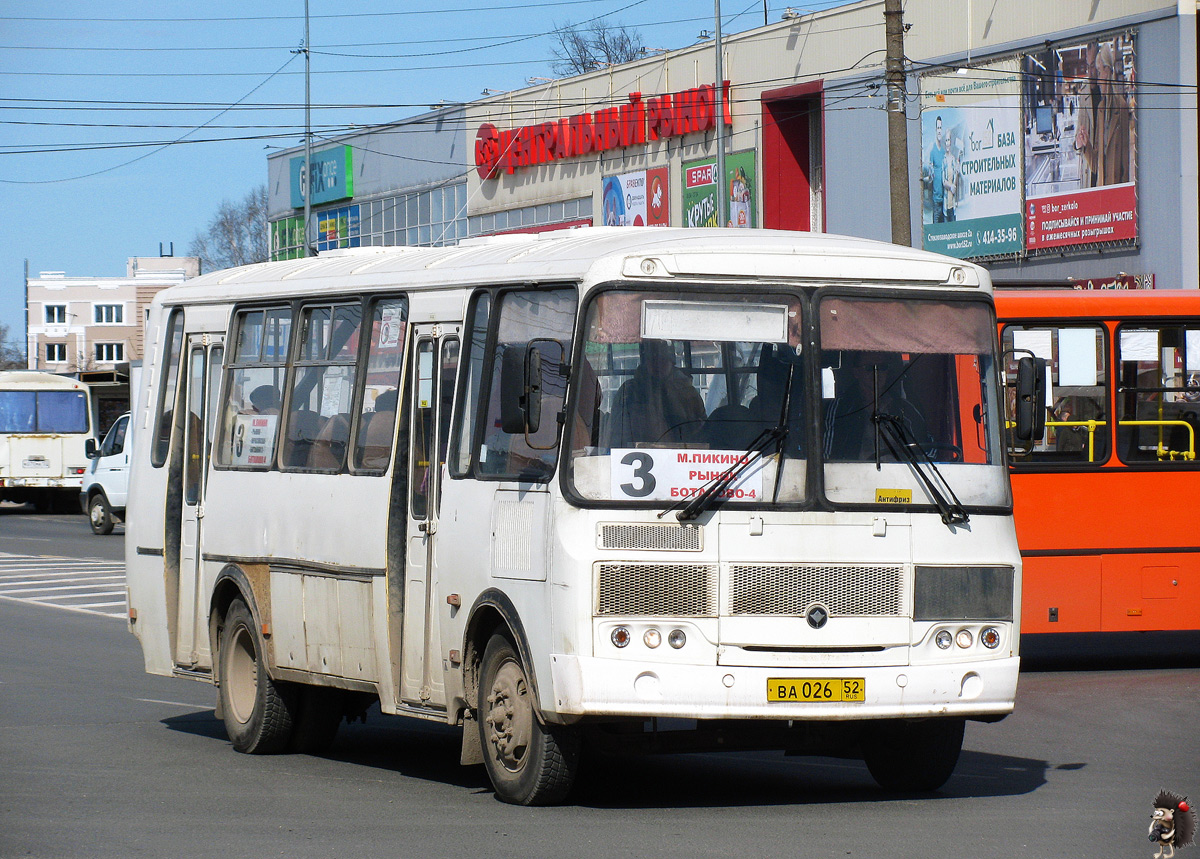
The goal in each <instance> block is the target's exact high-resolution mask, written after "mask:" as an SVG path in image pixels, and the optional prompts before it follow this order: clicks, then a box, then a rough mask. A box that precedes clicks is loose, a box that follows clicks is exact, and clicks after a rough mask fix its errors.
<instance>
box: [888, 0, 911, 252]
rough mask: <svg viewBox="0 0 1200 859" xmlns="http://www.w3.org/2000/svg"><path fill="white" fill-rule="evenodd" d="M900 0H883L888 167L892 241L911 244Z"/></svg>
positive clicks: (906, 244)
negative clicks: (885, 33) (885, 42)
mask: <svg viewBox="0 0 1200 859" xmlns="http://www.w3.org/2000/svg"><path fill="white" fill-rule="evenodd" d="M900 3H901V0H884V3H883V20H884V23H885V24H886V32H887V59H886V62H885V65H884V68H885V72H886V77H885V80H886V81H887V117H888V166H889V167H890V168H891V170H890V172H891V203H892V242H893V243H894V244H897V245H905V246H906V247H911V246H912V220H911V218H910V216H909V198H908V195H909V191H908V113H907V111H906V102H905V78H904V9H903V8H902V7H901V5H900Z"/></svg>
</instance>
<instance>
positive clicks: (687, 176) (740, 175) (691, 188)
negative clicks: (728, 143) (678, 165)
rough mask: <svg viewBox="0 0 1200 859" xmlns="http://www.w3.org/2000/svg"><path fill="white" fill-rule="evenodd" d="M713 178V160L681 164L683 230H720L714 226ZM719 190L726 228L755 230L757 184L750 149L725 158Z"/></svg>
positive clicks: (715, 212)
mask: <svg viewBox="0 0 1200 859" xmlns="http://www.w3.org/2000/svg"><path fill="white" fill-rule="evenodd" d="M716 175H717V162H716V158H704V159H701V160H699V161H685V162H684V163H683V183H682V186H683V201H682V203H683V226H685V227H716V226H720V225H719V224H718V222H717V193H718V189H717V182H716ZM721 188H722V192H723V193H725V194H727V195H728V198H727V199H728V200H729V204H728V205H729V219H728V222H727V223H726V226H730V227H755V226H757V220H758V215H757V211H758V205H757V198H758V180H757V172H756V171H755V169H754V150H753V149H749V150H746V151H744V152H731V153H730V154H729V155H727V156H725V181H724V182H723V183H721Z"/></svg>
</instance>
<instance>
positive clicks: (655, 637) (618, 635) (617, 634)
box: [609, 626, 687, 650]
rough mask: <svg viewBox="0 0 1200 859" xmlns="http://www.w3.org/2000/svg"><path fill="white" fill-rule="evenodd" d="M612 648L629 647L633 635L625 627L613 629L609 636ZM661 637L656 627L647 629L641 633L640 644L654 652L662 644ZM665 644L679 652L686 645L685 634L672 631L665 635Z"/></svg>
mask: <svg viewBox="0 0 1200 859" xmlns="http://www.w3.org/2000/svg"><path fill="white" fill-rule="evenodd" d="M609 638H610V639H611V640H612V643H613V646H614V647H620V648H625V647H628V646H629V642H631V641H633V633H632V632H630V631H629V627H627V626H617V627H613V631H612V633H611V634H610V635H609ZM662 641H663V635H662V633H661V632H660V631H659V630H658V629H657V628H656V627H653V626H652V627H649V628H648V629H647V630H646V631H645V632H643V633H642V644H644V645H646V647H648V648H650V649H651V650H655V649H656V648H658V646H659V645H661V644H662ZM667 644H669V645H671V647H672V648H674V649H675V650H679V649H680V648H682V647H683V646H684V645H685V644H687V633H685V632H684V631H683V630H682V629H673V630H671V631H670V632H669V633H667Z"/></svg>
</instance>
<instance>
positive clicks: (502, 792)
mask: <svg viewBox="0 0 1200 859" xmlns="http://www.w3.org/2000/svg"><path fill="white" fill-rule="evenodd" d="M535 709H536V701H535V700H534V695H533V690H532V688H531V687H530V684H529V678H528V675H527V674H526V671H525V668H524V666H523V665H522V664H521V658H520V656H518V654H517V652H516V649H515V648H514V647H513V644H512V642H511V641H509V639H508V638H506V637H505V636H503V635H500V634H496V635H493V636H492V638H491V640H490V641H489V642H488V644H487V648H486V649H485V650H484V652H483V663H482V665H481V667H480V674H479V716H478V719H477V723H478V725H479V739H480V743H481V744H482V746H483V761H484V766H485V767H486V768H487V773H488V777H489V778H490V779H491V782H492V786H493V787H494V788H495V789H496V797H497V798H498V799H501V800H503V801H504V802H511V803H514V804H516V805H549V804H551V803H555V802H560V801H562V800H563V799H564V798H565V797H566V795H567V792H568V791H569V790H570V789H571V784H572V783H573V782H574V781H575V774H576V772H577V770H578V767H579V735H578V732H576V731H575V730H574V729H572V728H567V727H563V726H556V725H547V724H544V723H543V722H542V721H541V720H540V719H538V716H537V713H536V712H535Z"/></svg>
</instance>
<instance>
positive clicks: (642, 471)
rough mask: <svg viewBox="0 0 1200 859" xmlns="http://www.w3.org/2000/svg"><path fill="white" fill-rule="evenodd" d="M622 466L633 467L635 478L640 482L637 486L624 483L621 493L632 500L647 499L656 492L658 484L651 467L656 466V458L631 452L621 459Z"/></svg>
mask: <svg viewBox="0 0 1200 859" xmlns="http://www.w3.org/2000/svg"><path fill="white" fill-rule="evenodd" d="M621 464H622V465H632V466H633V476H634V477H635V478H636V479H637V480H638V481H639V482H640V483H639V485H637V486H635V485H634V484H633V483H632V482H630V483H622V484H621V491H622V492H624V493H625V494H626V495H628V496H629V497H630V498H645V497H646V496H647V495H649V494H650V493H651V492H653V491H654V487H655V486H656V485H657V482H656V481H655V479H654V475H653V474H651V473H650V469H651V467H652V466H653V465H654V457H652V456H650V454H648V453H637V452H636V451H635V452H631V453H627V454H625V456H623V457H621Z"/></svg>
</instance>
